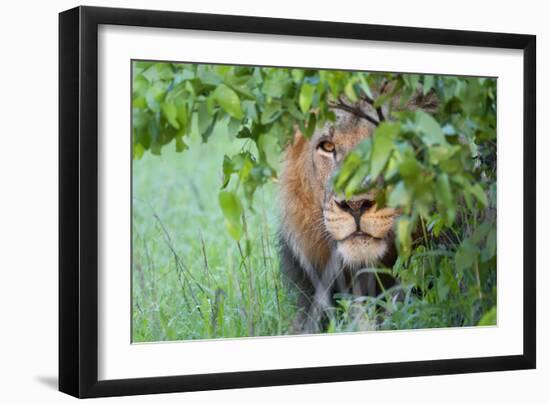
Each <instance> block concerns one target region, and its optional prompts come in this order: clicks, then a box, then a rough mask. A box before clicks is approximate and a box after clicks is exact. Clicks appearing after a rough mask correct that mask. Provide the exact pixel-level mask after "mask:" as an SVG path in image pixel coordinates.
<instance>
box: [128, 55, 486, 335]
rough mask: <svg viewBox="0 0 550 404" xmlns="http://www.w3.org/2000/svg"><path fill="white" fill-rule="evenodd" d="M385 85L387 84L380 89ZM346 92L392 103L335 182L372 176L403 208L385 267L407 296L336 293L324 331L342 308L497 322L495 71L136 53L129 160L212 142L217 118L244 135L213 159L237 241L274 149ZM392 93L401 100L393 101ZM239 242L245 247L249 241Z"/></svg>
mask: <svg viewBox="0 0 550 404" xmlns="http://www.w3.org/2000/svg"><path fill="white" fill-rule="evenodd" d="M388 83H390V86H389V88H390V90H389V91H387V92H386V93H383V92H380V91H379V89H380V88H381V87H383V86H386V85H387V84H388ZM418 93H420V94H423V95H428V94H435V95H436V96H437V98H438V99H439V107H438V108H437V111H436V112H435V114H433V115H430V114H428V113H426V112H424V111H423V110H421V109H417V110H410V109H407V108H405V106H406V105H407V103H408V102H409V101H410V100H411V99H412V98H413V97H414V96H415V95H416V94H418ZM342 97H345V99H346V100H347V101H348V102H350V103H354V102H356V101H358V100H360V99H368V100H370V102H371V104H372V106H373V109H380V110H384V111H387V112H386V114H385V115H387V116H385V117H378V119H377V120H376V122H375V124H376V130H375V132H374V135H373V136H372V137H371V138H369V139H367V140H365V141H364V142H363V143H362V144H361V145H360V146H359V147H358V148H357V150H356V151H355V152H353V153H351V154H350V155H349V156H348V157H347V158H346V160H345V161H344V163H343V164H342V167H341V169H340V171H339V173H338V175H336V177H335V178H334V179H333V181H334V186H335V189H337V190H338V191H339V192H342V193H345V194H346V195H348V196H349V195H352V194H354V193H359V192H363V191H364V190H365V189H364V188H363V187H365V181H364V178H365V177H366V176H368V178H369V182H368V183H367V185H366V187H367V188H369V187H374V186H376V188H377V189H379V190H380V192H379V193H378V197H377V198H378V199H377V202H378V203H379V204H388V205H390V206H393V207H396V208H399V209H401V210H402V212H403V214H402V215H401V217H400V218H399V220H398V222H397V224H396V235H397V237H396V242H397V247H398V250H399V253H400V254H399V259H398V260H397V262H396V264H395V265H394V267H393V268H391V271H392V273H393V274H394V275H395V276H396V277H397V278H398V279H399V281H400V286H399V288H401V289H402V293H403V294H404V296H405V297H404V299H403V300H402V301H401V300H399V301H394V300H395V299H393V300H392V299H391V294H390V293H389V292H388V293H385V294H383V295H381V296H379V297H377V298H364V299H360V300H359V301H357V299H355V300H354V299H353V298H351V297H345V296H342V297H341V302H342V303H341V306H340V307H339V308H337V310H336V311H335V313H336V314H335V313H333V314H334V316H332V317H331V318H332V319H333V320H334V321H331V326H330V327H329V330H333V331H334V330H341V329H342V328H341V327H337V326H336V325H335V324H338V322H341V320H342V318H343V317H342V313H348V312H349V310H351V308H354V309H353V310H352V311H354V310H355V311H356V309H357V307H363V308H365V310H364V311H363V312H362V313H363V314H365V313H370V316H371V317H372V315H377V314H372V310H371V309H370V308H371V307H373V305H374V306H376V307H383V308H384V309H385V310H386V313H387V315H386V316H385V317H384V319H383V321H382V322H381V323H380V324H381V325H380V327H381V328H389V329H391V328H410V327H413V328H415V327H432V326H448V325H476V324H478V323H479V322H480V319H481V322H480V324H484V325H486V324H491V323H494V322H495V321H494V320H495V319H496V308H495V307H496V80H495V79H485V78H475V77H454V76H453V77H451V76H434V75H417V74H390V73H388V74H385V73H384V74H383V73H376V74H375V73H366V72H351V71H335V70H308V69H292V68H269V67H246V66H224V65H199V64H174V63H152V62H135V63H134V66H133V100H132V102H133V155H134V159H136V160H139V159H141V158H143V156H144V154H145V153H146V152H147V151H149V152H150V153H151V154H153V155H160V154H161V152H162V150H163V147H164V146H166V145H168V144H174V145H175V150H176V151H177V152H182V151H184V150H186V149H187V148H188V147H189V142H190V138H189V136H190V134H191V133H197V134H198V135H200V137H201V139H202V141H203V142H205V143H208V142H209V141H210V139H211V138H212V135H213V133H215V130H216V128H218V127H224V128H226V130H227V132H228V135H229V137H230V138H231V139H238V140H240V141H244V142H245V143H246V145H247V147H243V148H241V149H240V150H237V151H235V152H234V153H233V154H226V155H224V157H223V159H221V161H220V162H219V167H220V171H221V172H223V180H222V181H221V184H220V191H219V195H218V198H217V199H218V202H219V205H220V207H221V211H222V212H223V216H224V222H225V225H226V228H227V231H228V233H229V235H230V236H231V237H232V238H233V239H234V240H235V241H236V242H239V241H240V240H242V238H243V237H245V238H246V228H247V226H246V220H245V217H246V212H247V211H250V212H252V211H251V205H252V204H251V201H252V200H253V198H254V194H255V192H256V191H257V189H258V187H265V186H266V184H268V183H270V182H272V181H273V180H275V179H276V177H277V174H278V169H279V159H280V155H281V151H282V150H283V148H284V147H285V145H286V144H287V143H288V141H289V139H290V138H291V136H292V135H293V134H294V132H295V130H296V128H298V129H299V130H300V131H301V132H302V133H303V134H304V135H305V136H311V134H312V133H313V131H314V130H315V128H316V127H321V126H322V125H324V124H325V123H326V122H329V121H333V120H334V112H333V109H332V108H331V107H333V106H334V103H335V102H337V101H338V100H341V98H342ZM395 98H398V105H400V106H402V108H395V107H394V105H393V104H394V101H395ZM243 197H244V199H242V198H243ZM243 201H244V202H246V203H247V206H248V207H247V206H245V205H243V203H242V202H243ZM245 245H246V252H247V253H249V252H250V241H249V240H247V241H246V243H245ZM381 270H383V269H381ZM346 302H347V303H346ZM367 306H368V307H367ZM491 313H492V314H491ZM369 318H370V317H369ZM335 327H336V328H335Z"/></svg>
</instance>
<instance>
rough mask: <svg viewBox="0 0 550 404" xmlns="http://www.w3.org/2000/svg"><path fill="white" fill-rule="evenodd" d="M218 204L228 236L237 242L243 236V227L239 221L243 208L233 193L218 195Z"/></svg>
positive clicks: (226, 192)
mask: <svg viewBox="0 0 550 404" xmlns="http://www.w3.org/2000/svg"><path fill="white" fill-rule="evenodd" d="M219 203H220V207H221V209H222V212H223V216H224V218H225V226H226V228H227V231H228V232H229V235H230V236H231V237H232V238H233V239H234V240H236V241H239V240H240V239H241V237H242V235H243V225H242V221H241V217H242V214H243V208H242V205H241V202H240V201H239V198H238V197H237V195H236V194H235V193H234V192H231V191H221V192H220V193H219Z"/></svg>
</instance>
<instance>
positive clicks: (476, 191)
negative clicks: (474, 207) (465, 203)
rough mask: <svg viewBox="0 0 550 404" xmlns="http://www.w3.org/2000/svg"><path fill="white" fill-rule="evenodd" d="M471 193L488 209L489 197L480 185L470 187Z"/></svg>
mask: <svg viewBox="0 0 550 404" xmlns="http://www.w3.org/2000/svg"><path fill="white" fill-rule="evenodd" d="M470 193H471V194H472V195H474V196H475V197H476V199H477V200H478V201H479V203H481V204H482V205H483V207H486V206H487V204H488V202H487V195H486V194H485V191H484V190H483V188H482V187H481V185H479V184H474V185H472V186H471V187H470Z"/></svg>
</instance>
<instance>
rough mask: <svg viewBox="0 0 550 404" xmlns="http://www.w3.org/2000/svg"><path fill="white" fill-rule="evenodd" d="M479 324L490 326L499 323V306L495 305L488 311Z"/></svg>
mask: <svg viewBox="0 0 550 404" xmlns="http://www.w3.org/2000/svg"><path fill="white" fill-rule="evenodd" d="M477 325H478V326H490V325H497V307H496V306H493V307H492V308H491V309H490V310H488V311H486V312H485V314H483V316H482V317H481V319H480V320H479V322H478V323H477Z"/></svg>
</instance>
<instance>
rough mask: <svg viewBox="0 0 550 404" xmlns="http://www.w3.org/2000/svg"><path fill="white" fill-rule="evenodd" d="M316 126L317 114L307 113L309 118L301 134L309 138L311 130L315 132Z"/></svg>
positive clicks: (311, 133)
mask: <svg viewBox="0 0 550 404" xmlns="http://www.w3.org/2000/svg"><path fill="white" fill-rule="evenodd" d="M316 126H317V116H316V115H315V114H314V113H313V112H312V113H311V114H309V120H308V123H307V127H306V128H305V130H304V133H303V135H304V136H305V137H307V138H308V139H309V138H310V137H311V136H312V135H313V132H315V127H316Z"/></svg>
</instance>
